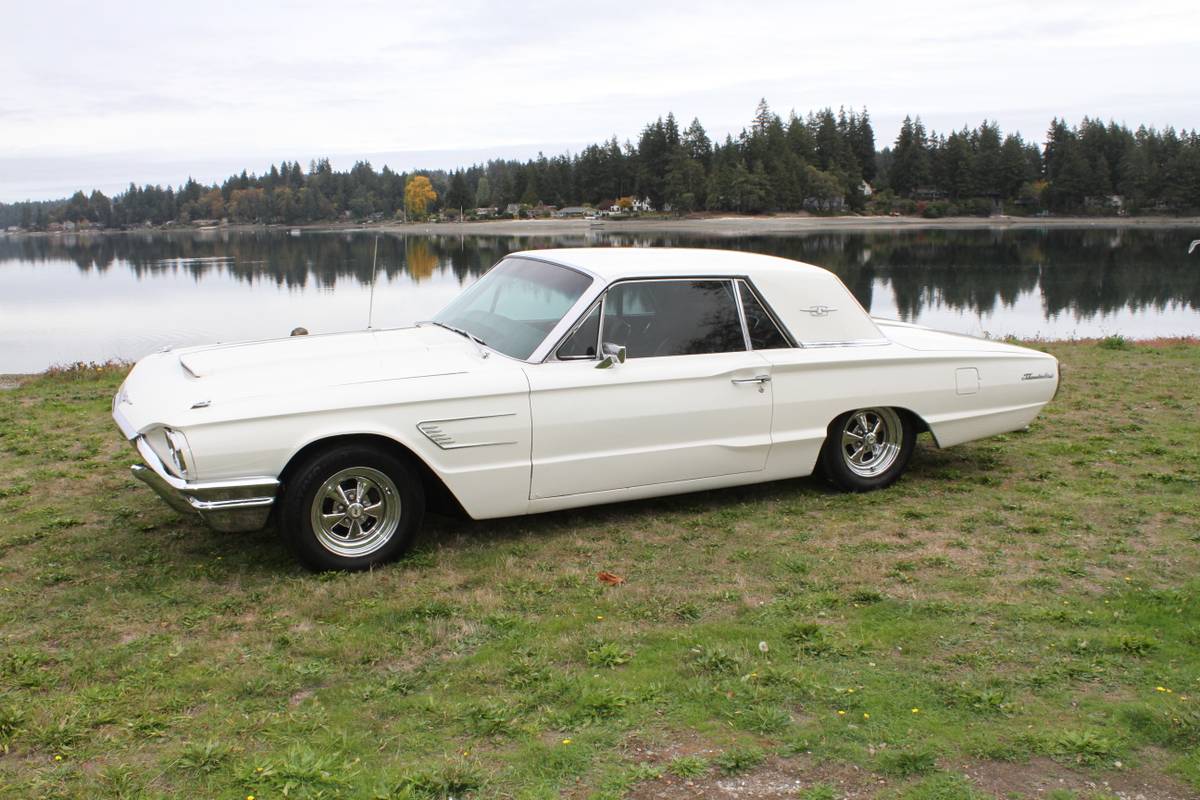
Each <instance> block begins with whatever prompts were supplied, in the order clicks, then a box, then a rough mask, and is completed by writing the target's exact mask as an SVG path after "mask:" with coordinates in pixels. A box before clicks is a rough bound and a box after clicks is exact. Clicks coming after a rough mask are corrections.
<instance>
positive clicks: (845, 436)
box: [841, 408, 904, 478]
mask: <svg viewBox="0 0 1200 800" xmlns="http://www.w3.org/2000/svg"><path fill="white" fill-rule="evenodd" d="M903 435H904V434H903V428H902V427H901V422H900V415H899V414H897V413H896V412H895V411H893V410H892V409H890V408H863V409H860V410H858V411H855V412H854V413H852V414H851V415H850V416H849V417H848V418H847V419H846V423H845V424H844V425H843V426H842V434H841V438H842V445H841V450H842V461H843V462H844V463H845V465H846V468H847V469H849V470H850V471H851V472H853V473H854V474H855V475H858V476H860V477H863V478H874V477H876V476H877V475H880V474H882V473H884V472H886V471H887V470H888V468H889V467H891V466H892V465H893V464H895V463H896V459H897V458H899V457H900V441H901V437H902V436H903Z"/></svg>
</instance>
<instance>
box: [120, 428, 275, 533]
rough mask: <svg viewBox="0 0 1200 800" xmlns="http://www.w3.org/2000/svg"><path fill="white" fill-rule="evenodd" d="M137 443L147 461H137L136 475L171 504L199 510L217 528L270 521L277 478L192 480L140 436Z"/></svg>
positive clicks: (258, 525)
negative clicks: (169, 469)
mask: <svg viewBox="0 0 1200 800" xmlns="http://www.w3.org/2000/svg"><path fill="white" fill-rule="evenodd" d="M134 446H135V447H137V450H138V453H139V454H140V455H141V456H142V459H143V460H144V461H145V462H146V463H145V465H143V464H134V465H133V466H132V467H131V468H130V469H131V470H132V471H133V477H135V478H137V479H138V480H140V481H142V482H143V483H145V484H146V485H147V486H149V487H150V488H151V489H153V490H154V492H155V494H157V495H158V496H159V497H161V498H162V499H163V500H164V501H165V502H166V503H167V505H169V506H170V507H171V508H173V509H175V510H176V511H179V512H181V513H183V514H193V513H194V514H199V515H200V518H201V519H202V520H204V523H205V524H206V525H208V526H209V527H210V528H212V529H213V530H217V531H230V532H233V531H256V530H259V529H260V528H262V527H263V526H264V525H266V524H267V517H268V516H269V515H270V513H271V506H272V505H274V503H275V496H276V495H277V494H278V493H279V481H277V480H275V479H274V478H243V479H240V480H235V481H196V482H188V481H185V480H182V479H180V478H176V477H175V476H174V475H171V474H170V473H169V472H167V470H166V468H165V467H164V466H163V463H162V461H161V460H160V459H159V457H158V455H157V454H155V452H154V451H153V450H151V449H150V447H149V445H147V444H146V442H145V441H144V440H143V439H142V438H141V437H140V436H139V437H137V438H136V439H135V440H134Z"/></svg>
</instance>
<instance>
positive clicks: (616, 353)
mask: <svg viewBox="0 0 1200 800" xmlns="http://www.w3.org/2000/svg"><path fill="white" fill-rule="evenodd" d="M601 349H602V350H603V351H604V358H602V359H601V360H600V363H599V364H597V365H596V369H608V368H609V367H612V366H614V365H615V364H624V363H625V346H624V345H619V344H613V343H612V342H605V343H604V344H603V346H602V347H601Z"/></svg>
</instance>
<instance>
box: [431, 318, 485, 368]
mask: <svg viewBox="0 0 1200 800" xmlns="http://www.w3.org/2000/svg"><path fill="white" fill-rule="evenodd" d="M422 325H437V326H438V327H439V328H445V329H446V330H448V331H454V332H455V333H457V334H459V335H460V336H465V337H467V338H468V339H470V340H471V342H472V343H474V345H475V349H477V350H478V351H479V357H480V358H487V357H488V355H489V354H488V351H487V350H484V349H483V348H485V347H487V346H488V343H487V342H485V341H484V340H483V339H480V338H479V337H478V336H476V335H475V334H473V333H471V332H470V331H465V330H463V329H462V328H456V327H454V326H453V325H447V324H446V323H444V322H438V321H437V320H436V319H427V320H422V321H421V322H418V323H417V327H418V328H419V327H421V326H422Z"/></svg>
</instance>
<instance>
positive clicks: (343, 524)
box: [312, 467, 400, 557]
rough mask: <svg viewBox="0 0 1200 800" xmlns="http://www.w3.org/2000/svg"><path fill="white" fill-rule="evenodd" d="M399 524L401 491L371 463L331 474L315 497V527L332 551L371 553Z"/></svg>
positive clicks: (323, 545) (314, 529)
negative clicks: (370, 464) (373, 467)
mask: <svg viewBox="0 0 1200 800" xmlns="http://www.w3.org/2000/svg"><path fill="white" fill-rule="evenodd" d="M399 527H400V492H399V491H398V490H397V489H396V484H395V483H394V482H393V481H392V479H391V478H389V477H388V476H387V475H385V474H383V473H382V472H380V471H379V470H377V469H372V468H371V467H350V468H349V469H344V470H342V471H341V472H338V473H335V474H334V475H331V476H330V477H329V479H328V480H326V481H325V482H324V483H323V484H321V487H320V488H319V489H317V494H316V496H315V497H314V498H313V504H312V528H313V532H314V533H315V534H316V536H317V541H318V542H320V543H321V546H322V547H324V548H325V549H326V550H328V551H329V552H331V553H333V554H335V555H339V556H346V557H356V556H365V555H370V554H371V553H374V552H376V551H378V550H379V549H380V548H381V547H383V546H384V545H386V544H387V543H388V542H389V541H390V540H391V538H392V536H393V535H395V533H396V530H397V529H398V528H399Z"/></svg>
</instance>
